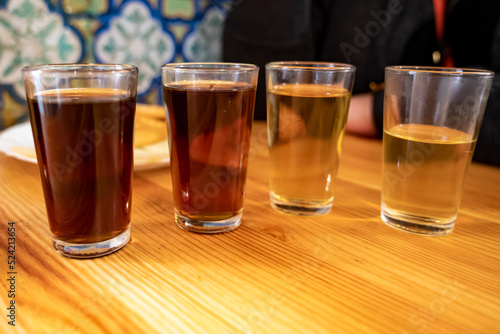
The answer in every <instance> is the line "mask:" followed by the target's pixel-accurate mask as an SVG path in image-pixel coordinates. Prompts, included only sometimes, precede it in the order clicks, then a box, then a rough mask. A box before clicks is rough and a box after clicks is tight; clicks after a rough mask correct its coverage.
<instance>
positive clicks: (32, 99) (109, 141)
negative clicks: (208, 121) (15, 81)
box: [23, 64, 138, 258]
mask: <svg viewBox="0 0 500 334" xmlns="http://www.w3.org/2000/svg"><path fill="white" fill-rule="evenodd" d="M137 72H138V71H137V68H136V67H134V66H130V65H111V64H56V65H37V66H30V67H25V68H24V69H23V78H24V83H25V88H26V97H27V102H28V107H29V113H30V120H31V127H32V130H33V137H34V141H35V148H36V154H37V160H38V166H39V169H40V176H41V179H42V186H43V191H44V196H45V204H46V208H47V217H48V221H49V224H50V230H51V232H52V244H53V246H54V248H55V249H56V251H57V252H58V253H59V254H61V255H63V256H66V257H70V258H94V257H99V256H103V255H106V254H110V253H112V252H115V251H117V250H118V249H120V248H122V247H123V246H125V244H126V243H127V242H128V240H129V239H130V214H131V208H132V170H133V161H134V159H133V130H134V118H135V107H136V91H137Z"/></svg>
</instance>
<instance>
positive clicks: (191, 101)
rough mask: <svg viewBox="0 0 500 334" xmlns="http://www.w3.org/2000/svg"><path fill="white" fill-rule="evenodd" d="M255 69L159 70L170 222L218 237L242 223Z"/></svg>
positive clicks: (193, 66) (188, 66) (192, 66)
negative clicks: (171, 200)
mask: <svg viewBox="0 0 500 334" xmlns="http://www.w3.org/2000/svg"><path fill="white" fill-rule="evenodd" d="M258 71H259V68H258V67H257V66H255V65H250V64H232V63H184V64H167V65H163V67H162V78H163V92H164V98H165V105H166V110H167V123H168V128H169V131H168V133H169V144H170V156H171V174H172V187H173V195H174V207H175V208H174V209H175V221H176V223H177V225H178V226H179V227H181V228H182V229H185V230H188V231H192V232H199V233H220V232H227V231H230V230H233V229H235V228H236V227H238V226H239V225H240V223H241V217H242V213H243V198H244V194H245V180H246V172H247V162H248V150H249V147H250V133H251V128H252V119H253V113H254V105H255V92H256V88H257V75H258Z"/></svg>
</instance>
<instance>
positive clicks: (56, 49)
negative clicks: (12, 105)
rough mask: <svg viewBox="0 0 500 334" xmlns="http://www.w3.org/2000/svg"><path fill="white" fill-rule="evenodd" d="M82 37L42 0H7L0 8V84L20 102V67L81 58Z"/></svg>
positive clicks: (79, 59)
mask: <svg viewBox="0 0 500 334" xmlns="http://www.w3.org/2000/svg"><path fill="white" fill-rule="evenodd" d="M83 49H84V47H83V39H82V37H81V35H80V33H79V32H78V31H77V30H76V29H74V28H73V27H70V26H68V25H67V24H66V22H65V21H64V18H63V16H62V15H61V14H60V13H59V12H56V11H53V10H52V9H51V6H49V5H47V4H46V3H45V2H43V1H42V0H10V1H8V2H7V4H6V5H5V7H4V8H2V9H0V85H1V89H2V90H7V91H9V93H10V94H11V95H12V97H13V98H14V99H15V100H20V101H24V100H25V98H26V97H25V92H24V86H23V81H22V77H21V69H22V68H23V67H24V66H26V65H33V64H48V63H69V62H78V61H81V60H82V59H83V54H84V53H83Z"/></svg>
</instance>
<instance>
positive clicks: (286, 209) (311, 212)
mask: <svg viewBox="0 0 500 334" xmlns="http://www.w3.org/2000/svg"><path fill="white" fill-rule="evenodd" d="M269 196H270V200H271V206H272V207H273V208H274V209H275V210H276V211H279V212H282V213H286V214H289V215H294V216H320V215H325V214H327V213H329V212H330V211H331V210H332V204H333V198H331V199H329V200H326V201H307V200H300V199H296V198H285V197H283V196H278V195H276V194H275V193H274V192H272V191H271V192H270V193H269Z"/></svg>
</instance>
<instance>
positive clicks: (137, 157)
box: [0, 122, 170, 171]
mask: <svg viewBox="0 0 500 334" xmlns="http://www.w3.org/2000/svg"><path fill="white" fill-rule="evenodd" d="M0 152H4V153H5V154H7V155H8V156H11V157H14V158H17V159H19V160H23V161H27V162H31V163H35V164H36V162H37V161H36V152H35V144H34V142H33V134H32V132H31V125H30V123H29V122H25V123H21V124H17V125H14V126H11V127H9V128H7V129H6V130H4V131H2V132H0ZM168 152H169V150H168V141H167V140H162V141H160V142H158V143H155V144H152V145H147V146H143V147H136V148H134V170H135V171H142V170H149V169H156V168H160V167H165V166H168V165H169V164H170V156H169V153H168Z"/></svg>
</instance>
